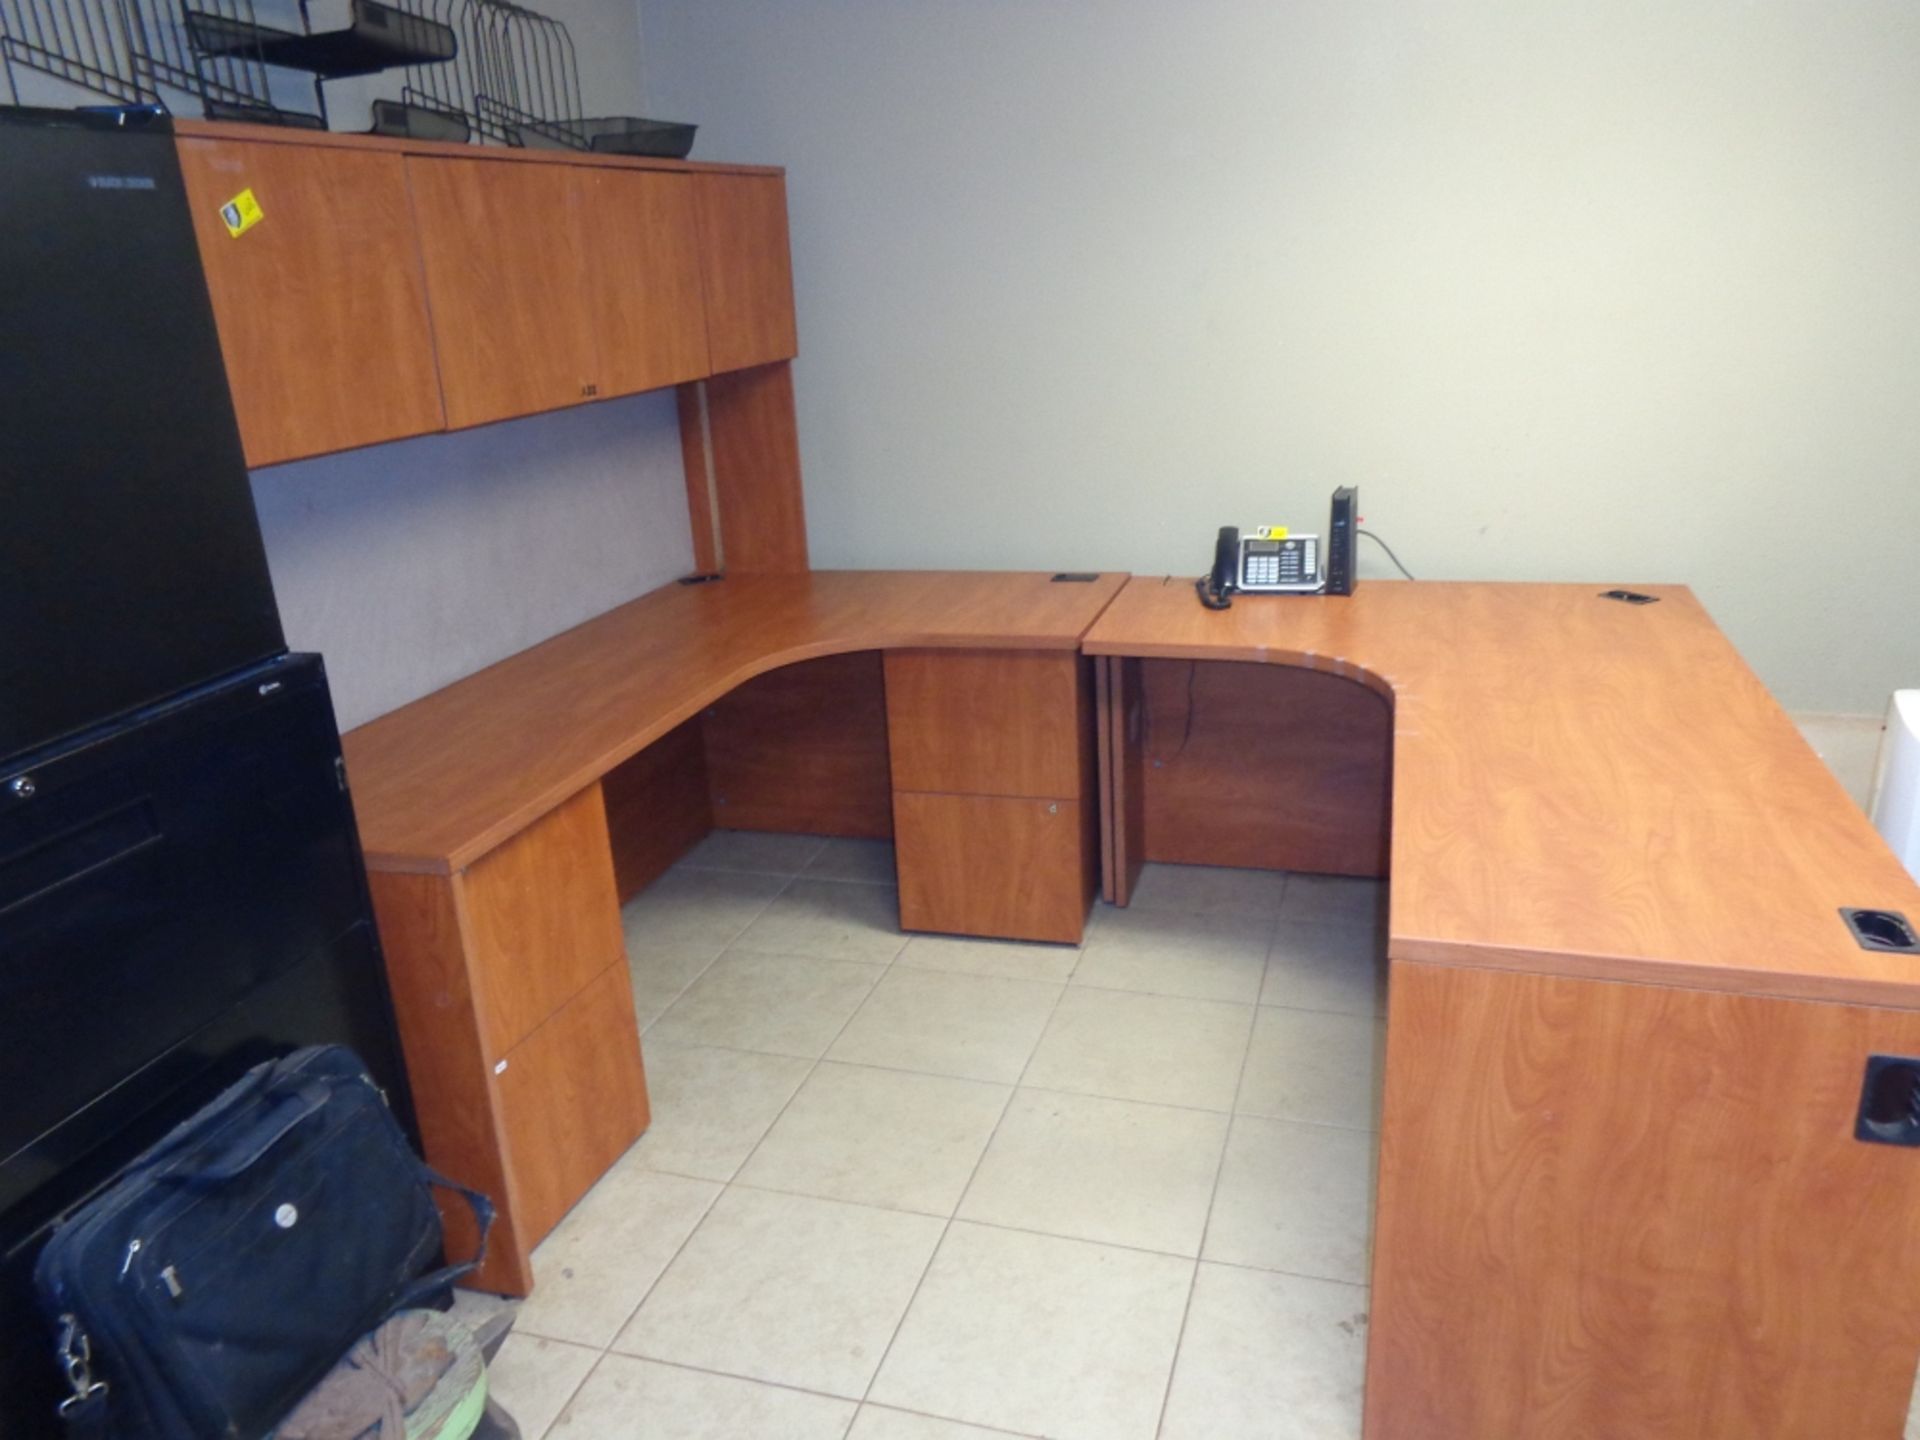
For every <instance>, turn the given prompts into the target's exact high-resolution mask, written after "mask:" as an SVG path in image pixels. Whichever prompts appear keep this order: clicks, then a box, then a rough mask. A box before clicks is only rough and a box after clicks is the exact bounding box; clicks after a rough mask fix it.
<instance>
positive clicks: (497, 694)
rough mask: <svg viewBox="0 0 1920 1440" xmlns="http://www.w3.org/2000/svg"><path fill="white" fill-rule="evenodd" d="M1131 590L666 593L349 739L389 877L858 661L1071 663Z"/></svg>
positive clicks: (888, 577)
mask: <svg viewBox="0 0 1920 1440" xmlns="http://www.w3.org/2000/svg"><path fill="white" fill-rule="evenodd" d="M1124 578H1125V577H1124V576H1121V575H1104V576H1101V577H1100V578H1099V579H1097V580H1095V581H1093V582H1092V583H1090V584H1054V583H1051V581H1050V577H1049V576H1048V575H1046V574H1044V573H1010V572H992V571H935V570H929V571H911V572H907V571H814V572H811V573H809V574H805V575H782V576H774V575H766V576H732V577H729V578H728V579H726V580H722V581H718V582H715V583H712V584H708V585H692V586H686V585H668V586H664V587H663V588H661V589H659V590H656V591H653V592H652V593H651V594H648V595H644V596H642V597H641V598H640V599H638V600H634V601H631V602H629V603H628V604H626V605H622V606H619V607H618V608H616V609H614V610H610V611H608V612H607V613H606V614H604V615H601V616H598V617H596V618H595V619H593V620H590V621H588V622H587V623H586V624H584V625H580V626H577V627H575V628H574V629H572V630H569V631H566V632H565V633H564V634H561V635H556V636H555V637H553V638H552V639H551V640H547V641H545V642H543V643H541V644H539V645H536V646H534V647H533V648H531V649H529V650H524V651H521V652H520V653H519V654H517V655H514V656H512V657H510V658H508V659H506V660H503V661H501V662H500V663H499V664H497V665H492V666H489V667H488V668H487V669H485V670H482V671H480V672H479V673H478V674H475V675H471V676H469V677H467V678H466V679H464V680H460V681H457V682H455V683H454V684H452V685H449V686H447V687H446V688H445V689H443V690H437V691H435V692H434V693H433V694H431V695H428V696H426V697H424V698H423V699H420V700H417V701H415V702H414V703H413V704H411V705H407V706H404V707H402V708H401V709H399V710H396V711H393V712H392V713H391V714H388V715H384V716H382V717H380V718H379V719H378V720H374V721H371V722H369V723H368V724H366V725H362V726H360V727H359V728H358V729H356V730H353V731H351V732H349V733H348V735H347V736H346V737H345V751H346V759H347V768H348V771H349V773H350V775H351V778H352V782H353V797H354V808H355V811H356V813H357V815H358V818H359V824H360V835H361V839H362V841H363V843H364V845H365V849H366V854H367V862H368V864H369V865H370V866H372V867H374V868H376V869H390V870H417V871H428V872H444V871H447V870H450V869H459V868H463V867H464V866H466V865H468V864H470V863H471V862H472V861H474V860H476V859H478V858H479V857H480V856H481V855H484V854H485V853H486V852H487V851H488V850H490V849H492V848H493V847H494V846H495V845H498V844H500V843H501V842H502V841H504V840H505V839H507V838H508V837H509V836H511V835H513V834H515V833H517V832H518V831H519V830H521V829H523V828H524V827H525V826H527V825H528V824H530V823H531V822H532V821H534V820H535V819H538V818H539V817H540V816H541V815H544V814H546V813H547V812H548V811H550V810H552V809H553V808H554V807H556V806H557V805H559V804H560V803H561V802H562V801H564V800H566V799H567V798H568V797H569V796H571V795H574V794H577V793H578V792H579V791H581V790H583V789H585V788H586V786H588V785H590V784H592V783H593V782H594V781H595V780H597V779H599V777H600V776H602V775H604V774H605V773H606V772H607V771H608V770H610V769H612V768H613V767H614V766H616V765H618V764H619V763H620V762H621V761H623V760H625V759H627V758H628V757H629V756H632V755H634V754H636V753H638V752H639V751H640V750H641V749H643V748H644V747H645V746H647V745H649V744H651V743H652V742H653V741H654V740H657V739H659V738H660V736H662V735H664V734H666V732H667V731H669V730H671V729H673V727H674V726H676V725H678V724H680V723H681V722H682V721H684V720H687V719H689V718H691V717H692V716H693V715H695V714H697V713H698V712H699V711H700V710H701V709H703V708H704V707H706V706H707V705H710V704H712V703H713V702H714V701H715V700H717V699H719V698H720V697H721V696H723V695H725V694H726V693H727V692H728V691H730V690H732V689H733V688H734V687H735V686H738V685H740V684H742V683H744V682H745V681H747V680H750V679H752V678H753V677H754V676H755V675H759V674H763V673H764V672H766V671H768V670H772V669H775V668H777V667H778V666H781V665H786V664H790V663H792V662H794V661H796V660H807V659H812V658H814V657H817V656H821V655H834V654H840V653H843V652H846V651H850V650H879V649H893V648H897V647H903V646H906V647H926V646H952V647H956V648H965V649H983V648H984V649H999V648H1004V649H1011V650H1045V649H1051V650H1069V651H1070V650H1073V649H1074V648H1075V647H1076V646H1078V644H1079V642H1080V636H1081V634H1082V633H1083V632H1084V631H1085V630H1086V628H1087V627H1088V626H1089V625H1090V624H1092V623H1093V620H1094V617H1095V616H1097V615H1098V614H1099V613H1100V610H1101V608H1102V607H1103V606H1105V605H1106V604H1107V602H1108V601H1109V600H1111V599H1112V598H1113V596H1114V594H1115V593H1116V592H1117V591H1118V590H1119V588H1120V586H1121V583H1122V581H1123V580H1124Z"/></svg>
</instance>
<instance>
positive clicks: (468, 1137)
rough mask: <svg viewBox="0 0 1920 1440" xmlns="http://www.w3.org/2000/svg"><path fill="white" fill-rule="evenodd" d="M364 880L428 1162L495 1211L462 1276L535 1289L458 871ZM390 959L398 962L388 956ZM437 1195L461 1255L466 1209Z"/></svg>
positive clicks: (469, 1239) (474, 1239) (502, 1288)
mask: <svg viewBox="0 0 1920 1440" xmlns="http://www.w3.org/2000/svg"><path fill="white" fill-rule="evenodd" d="M367 878H368V884H369V888H370V889H371V890H372V892H373V913H374V918H375V920H376V922H377V923H378V924H379V926H380V944H381V947H382V949H384V950H385V951H386V956H387V986H388V989H389V990H390V991H391V992H392V995H393V1013H394V1018H395V1020H396V1021H397V1022H398V1024H399V1029H400V1043H401V1045H402V1047H403V1048H404V1049H405V1052H406V1057H407V1080H408V1084H409V1086H410V1088H411V1089H412V1091H413V1107H414V1113H415V1115H416V1116H417V1118H418V1119H419V1122H420V1139H421V1143H422V1144H423V1146H424V1147H425V1149H426V1153H427V1160H428V1163H429V1164H431V1165H433V1166H434V1167H436V1168H437V1169H438V1170H439V1171H440V1172H441V1173H442V1174H443V1175H446V1176H447V1177H448V1178H450V1179H453V1180H457V1181H459V1182H460V1183H461V1184H462V1185H467V1186H471V1187H472V1188H473V1189H475V1190H478V1191H479V1192H480V1193H481V1194H483V1195H485V1196H487V1197H488V1198H489V1199H491V1200H492V1201H493V1203H494V1206H495V1207H496V1209H497V1211H498V1214H497V1217H496V1218H495V1220H494V1226H493V1235H492V1238H491V1239H490V1241H489V1242H488V1249H487V1263H486V1265H485V1266H484V1267H483V1268H482V1269H481V1270H480V1271H479V1272H477V1273H476V1274H475V1275H474V1277H473V1279H472V1280H471V1281H469V1282H468V1283H469V1284H471V1285H474V1286H476V1287H478V1288H482V1289H488V1290H495V1291H498V1292H500V1293H502V1294H510V1295H524V1294H526V1293H527V1291H528V1290H530V1289H531V1288H532V1287H533V1266H532V1264H531V1263H530V1261H529V1258H528V1257H529V1254H530V1252H531V1250H532V1248H533V1247H532V1243H531V1242H523V1239H522V1237H521V1234H520V1231H519V1230H518V1229H517V1228H516V1226H515V1224H514V1192H513V1186H512V1182H511V1180H510V1178H509V1176H508V1173H507V1165H506V1160H505V1150H504V1139H503V1137H502V1135H501V1132H500V1127H499V1116H498V1114H497V1113H496V1111H495V1109H494V1106H493V1103H492V1089H491V1086H490V1083H489V1079H488V1070H487V1063H486V1059H485V1055H484V1052H483V1049H482V1044H481V1038H480V1036H481V1028H482V1023H483V1018H484V1011H483V1007H482V1002H481V1001H480V1000H479V998H478V997H477V996H476V995H475V993H474V988H473V984H472V976H471V974H470V972H469V971H468V968H467V936H466V930H465V919H464V916H463V915H462V913H461V905H460V900H459V895H458V889H459V877H456V876H452V875H405V874H396V873H387V874H382V873H379V872H375V873H373V874H370V875H369V876H368V877H367ZM396 956H402V957H404V960H403V961H402V963H398V964H396V963H394V959H395V957H396ZM434 1199H435V1201H436V1202H437V1203H438V1204H439V1206H440V1215H441V1219H442V1220H443V1221H444V1222H445V1226H446V1237H447V1253H448V1255H450V1256H455V1257H458V1258H460V1259H466V1258H467V1257H469V1256H471V1255H472V1254H473V1253H474V1247H475V1245H476V1244H477V1243H478V1241H479V1232H478V1230H477V1229H476V1228H475V1226H474V1223H473V1213H472V1211H470V1210H469V1209H468V1208H467V1204H466V1202H465V1201H464V1200H462V1199H460V1198H459V1197H458V1196H449V1195H446V1194H440V1193H437V1194H436V1195H435V1196H434Z"/></svg>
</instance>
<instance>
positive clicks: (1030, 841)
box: [893, 792, 1098, 945]
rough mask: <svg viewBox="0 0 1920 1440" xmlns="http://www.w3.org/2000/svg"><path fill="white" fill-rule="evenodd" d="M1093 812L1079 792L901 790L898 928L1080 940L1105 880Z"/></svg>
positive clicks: (896, 827) (896, 809)
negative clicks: (1048, 796)
mask: <svg viewBox="0 0 1920 1440" xmlns="http://www.w3.org/2000/svg"><path fill="white" fill-rule="evenodd" d="M1092 822H1093V813H1092V811H1091V810H1087V809H1083V808H1082V806H1081V805H1080V804H1079V802H1077V801H1073V800H1026V799H1017V798H1008V797H1005V796H1000V795H916V794H909V793H906V792H901V793H898V794H896V795H895V796H894V797H893V844H894V852H895V856H896V859H897V863H898V867H899V874H900V928H901V929H903V930H935V931H939V932H941V933H943V934H950V935H991V936H997V937H1004V938H1006V939H1011V940H1053V941H1059V942H1062V943H1065V944H1069V945H1071V944H1077V943H1079V940H1080V936H1081V934H1082V932H1083V931H1084V929H1085V927H1086V921H1087V910H1088V907H1089V906H1091V905H1092V904H1093V891H1094V887H1095V885H1096V884H1097V873H1096V872H1097V869H1098V865H1097V861H1098V852H1097V850H1096V848H1095V840H1094V827H1093V823H1092Z"/></svg>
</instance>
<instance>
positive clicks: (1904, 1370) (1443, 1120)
mask: <svg viewBox="0 0 1920 1440" xmlns="http://www.w3.org/2000/svg"><path fill="white" fill-rule="evenodd" d="M1601 588H1602V587H1600V586H1566V585H1488V584H1457V585H1456V584H1411V583H1408V584H1399V583H1386V584H1371V585H1363V586H1361V587H1360V589H1359V590H1358V592H1357V593H1356V594H1355V595H1353V596H1351V597H1311V598H1294V597H1285V598H1282V597H1271V598H1269V597H1254V596H1243V597H1240V598H1239V599H1237V600H1236V601H1235V603H1234V605H1233V608H1232V609H1231V610H1228V611H1225V612H1218V613H1216V612H1209V611H1206V610H1204V609H1202V608H1201V607H1200V606H1199V605H1198V603H1197V602H1196V601H1195V599H1194V595H1193V591H1192V585H1191V582H1189V581H1184V580H1179V579H1173V580H1166V581H1161V580H1153V579H1140V578H1136V579H1134V580H1133V581H1131V582H1130V583H1129V584H1128V585H1127V587H1126V588H1125V589H1124V590H1123V591H1122V592H1121V594H1120V596H1119V597H1118V598H1117V599H1116V600H1115V601H1114V603H1113V604H1112V605H1111V606H1110V607H1108V609H1107V610H1106V611H1105V613H1104V614H1103V615H1102V616H1101V618H1100V619H1099V621H1098V622H1096V623H1095V625H1094V627H1093V628H1092V630H1090V631H1089V632H1088V635H1087V637H1086V640H1085V642H1084V646H1083V648H1084V649H1085V650H1086V652H1087V653H1089V654H1091V655H1094V656H1096V657H1100V663H1101V673H1100V676H1099V681H1100V687H1101V694H1102V703H1103V710H1104V719H1103V723H1102V745H1101V751H1102V760H1103V781H1102V784H1103V798H1104V801H1105V804H1106V807H1107V823H1106V824H1105V826H1104V827H1103V828H1104V834H1103V842H1104V844H1105V846H1106V849H1107V859H1108V862H1109V884H1110V885H1111V886H1113V887H1114V889H1115V890H1116V892H1117V895H1116V898H1119V899H1121V900H1124V899H1125V896H1126V890H1127V887H1128V884H1129V877H1130V873H1137V867H1138V860H1139V856H1140V854H1141V853H1142V849H1143V838H1144V837H1143V835H1142V833H1141V826H1142V817H1141V814H1140V809H1139V806H1138V794H1139V785H1140V779H1139V768H1140V767H1139V756H1138V747H1139V707H1140V703H1141V702H1140V695H1139V682H1138V662H1139V661H1140V659H1142V658H1143V657H1157V658H1174V659H1193V660H1208V661H1220V662H1242V663H1249V664H1255V665H1260V664H1275V665H1292V666H1304V667H1308V668H1311V669H1315V670H1319V671H1322V672H1325V673H1326V674H1329V675H1332V676H1338V677H1343V678H1345V679H1348V680H1351V681H1352V682H1354V683H1355V684H1357V685H1361V686H1365V687H1368V688H1369V689H1371V690H1373V691H1375V692H1377V693H1379V694H1381V695H1384V696H1386V697H1388V698H1389V699H1390V701H1391V702H1392V727H1391V729H1392V800H1391V815H1392V826H1391V830H1392V839H1391V849H1390V881H1389V916H1388V941H1387V950H1388V956H1389V960H1390V968H1391V980H1390V986H1389V999H1388V1042H1387V1060H1386V1076H1387V1078H1386V1094H1385V1103H1384V1110H1383V1115H1382V1122H1381V1124H1382V1129H1381V1148H1380V1175H1379V1185H1378V1189H1377V1195H1376V1206H1377V1208H1376V1215H1375V1229H1374V1270H1373V1308H1372V1322H1371V1332H1370V1338H1369V1354H1368V1382H1367V1402H1366V1432H1365V1433H1366V1435H1367V1437H1368V1440H1488V1437H1522V1436H1525V1437H1546V1436H1553V1437H1558V1436H1568V1437H1573V1436H1579V1437H1588V1436H1592V1437H1607V1440H1615V1437H1630V1436H1645V1437H1679V1436H1686V1437H1700V1440H1720V1437H1725V1440H1749V1437H1755V1436H1794V1437H1802V1436H1804V1437H1809V1440H1811V1437H1829V1436H1837V1435H1841V1434H1845V1435H1848V1436H1854V1435H1858V1436H1862V1437H1879V1436H1886V1437H1894V1436H1898V1435H1899V1434H1900V1433H1901V1428H1902V1421H1903V1419H1904V1417H1905V1415H1906V1412H1907V1404H1908V1398H1909V1393H1910V1391H1911V1389H1912V1385H1913V1378H1914V1370H1915V1361H1916V1358H1917V1357H1920V1247H1916V1246H1915V1244H1914V1236H1915V1235H1916V1234H1920V1150H1911V1149H1901V1148H1895V1147H1890V1146H1884V1145H1872V1144H1864V1143H1860V1142H1858V1141H1856V1140H1855V1139H1854V1138H1853V1127H1854V1120H1855V1113H1856V1109H1857V1107H1858V1104H1859V1100H1860V1092H1861V1080H1862V1072H1863V1067H1864V1064H1865V1061H1866V1058H1867V1056H1868V1055H1870V1054H1879V1053H1889V1054H1900V1055H1920V959H1916V958H1915V957H1912V956H1904V957H1903V956H1899V955H1891V954H1876V953H1871V952H1868V951H1865V950H1862V949H1861V948H1859V946H1858V945H1856V944H1855V942H1854V941H1853V939H1852V938H1851V936H1850V935H1849V933H1848V932H1847V930H1846V929H1845V927H1844V926H1843V924H1842V922H1841V920H1840V918H1839V916H1838V915H1837V913H1836V911H1837V908H1838V907H1840V906H1843V905H1848V906H1874V907H1880V908H1887V909H1894V910H1903V911H1905V912H1906V913H1907V914H1908V915H1909V916H1910V917H1920V889H1917V888H1916V887H1915V885H1914V883H1913V882H1912V880H1911V879H1910V878H1908V877H1907V876H1906V875H1905V874H1904V872H1902V870H1901V869H1900V867H1899V865H1898V862H1897V861H1895V859H1894V858H1893V856H1892V855H1891V854H1890V853H1889V852H1888V851H1887V849H1886V847H1885V846H1884V845H1883V844H1882V843H1881V842H1880V840H1879V838H1878V837H1877V836H1876V835H1875V834H1874V833H1873V831H1872V829H1871V827H1870V826H1869V825H1868V823H1867V821H1866V819H1865V817H1864V816H1863V815H1861V814H1860V813H1859V811H1858V810H1856V809H1855V808H1854V807H1853V806H1852V804H1851V803H1850V802H1849V801H1848V799H1847V797H1846V796H1845V794H1844V793H1843V792H1842V790H1841V789H1840V787H1839V785H1838V783H1837V782H1836V781H1835V780H1834V779H1833V778H1832V777H1831V775H1830V774H1829V773H1828V772H1827V770H1826V768H1825V767H1824V766H1823V765H1822V764H1821V763H1820V761H1819V760H1818V758H1817V757H1816V756H1815V755H1814V754H1813V753H1812V751H1811V750H1809V749H1808V747H1807V746H1806V745H1805V743H1804V742H1803V741H1802V740H1801V739H1800V737H1799V736H1798V734H1797V733H1796V732H1795V730H1794V728H1793V726H1792V723H1791V722H1790V721H1789V720H1788V718H1787V717H1786V715H1785V714H1783V713H1782V712H1781V710H1780V709H1779V707H1778V706H1777V705H1776V704H1775V703H1774V702H1773V701H1772V699H1771V698H1770V697H1769V696H1768V695H1767V693H1766V691H1765V689H1764V688H1763V687H1762V686H1761V685H1760V683H1759V682H1758V680H1757V679H1755V677H1754V676H1753V674H1752V673H1751V671H1749V670H1748V669H1747V667H1746V665H1745V664H1744V662H1742V661H1741V659H1740V658H1739V656H1738V655H1737V653H1736V652H1735V651H1734V650H1733V648H1732V646H1731V645H1729V644H1728V642H1727V641H1726V639H1725V638H1724V637H1723V636H1722V635H1721V634H1720V632H1719V631H1718V629H1717V628H1716V627H1715V626H1714V624H1713V622H1712V621H1711V620H1710V619H1709V618H1708V617H1707V615H1706V613H1705V611H1704V610H1703V609H1702V608H1701V607H1700V605H1699V603H1698V602H1697V601H1696V600H1695V599H1694V598H1693V596H1692V595H1691V594H1690V593H1689V592H1688V591H1687V590H1685V589H1684V588H1679V587H1659V588H1656V589H1654V590H1653V591H1652V592H1651V593H1654V594H1657V595H1658V596H1659V597H1660V599H1659V603H1657V604H1653V605H1647V606H1640V607H1635V606H1630V605H1625V604H1620V603H1617V602H1614V601H1609V600H1604V599H1601V598H1599V595H1598V591H1599V590H1600V589H1601ZM1248 788H1249V798H1250V799H1256V798H1260V797H1261V792H1260V789H1259V785H1258V783H1257V779H1250V781H1249V787H1248Z"/></svg>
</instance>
